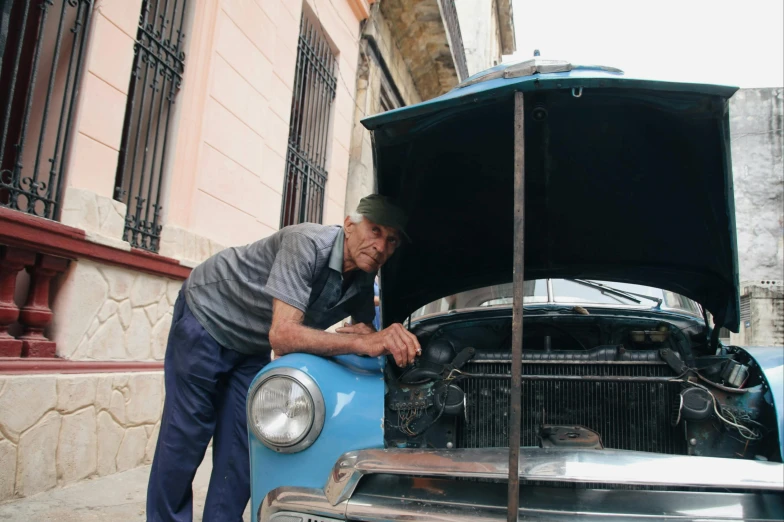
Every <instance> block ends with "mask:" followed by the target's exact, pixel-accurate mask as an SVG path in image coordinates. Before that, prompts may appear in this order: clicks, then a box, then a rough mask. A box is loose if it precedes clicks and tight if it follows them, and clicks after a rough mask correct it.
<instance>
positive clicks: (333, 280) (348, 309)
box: [183, 223, 375, 354]
mask: <svg viewBox="0 0 784 522" xmlns="http://www.w3.org/2000/svg"><path fill="white" fill-rule="evenodd" d="M343 242H344V235H343V227H341V226H327V225H317V224H313V223H303V224H300V225H293V226H290V227H286V228H283V229H281V230H279V231H278V232H276V233H275V234H273V235H271V236H269V237H267V238H264V239H261V240H259V241H256V242H255V243H251V244H249V245H245V246H242V247H234V248H227V249H226V250H223V251H221V252H219V253H218V254H216V255H214V256H212V257H211V258H209V259H208V260H207V261H205V262H204V263H202V264H201V265H199V266H197V267H196V268H195V269H194V270H193V272H192V273H191V275H190V277H189V278H188V280H187V281H186V282H185V284H184V287H183V292H184V294H185V298H186V300H187V303H188V307H189V308H190V310H191V312H192V313H193V315H194V316H195V317H196V319H198V321H199V323H201V325H202V326H203V327H204V329H205V330H207V332H208V333H209V334H210V335H212V337H213V338H214V339H215V340H216V341H217V342H218V343H219V344H221V345H223V346H225V347H226V348H230V349H232V350H236V351H238V352H242V353H247V354H261V353H265V352H266V353H269V351H270V349H271V347H270V343H269V330H270V326H271V324H272V300H273V298H274V299H279V300H281V301H283V302H285V303H288V304H290V305H291V306H294V307H295V308H298V309H299V310H302V311H303V312H304V313H305V320H304V323H305V325H306V326H310V327H312V328H319V329H326V328H329V327H330V326H332V325H333V324H335V323H337V322H338V321H340V320H341V319H344V318H346V317H348V316H352V317H353V318H354V320H355V321H356V322H363V323H371V322H372V321H373V318H374V316H375V309H374V307H373V277H374V275H375V274H367V273H365V272H362V271H359V270H357V271H355V272H353V273H352V274H351V275H349V276H348V277H352V280H351V282H350V284H349V286H348V287H347V288H346V290H345V291H343Z"/></svg>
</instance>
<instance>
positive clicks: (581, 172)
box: [248, 58, 784, 522]
mask: <svg viewBox="0 0 784 522" xmlns="http://www.w3.org/2000/svg"><path fill="white" fill-rule="evenodd" d="M735 90H736V89H735V88H732V87H726V86H720V85H701V84H693V83H677V82H667V81H652V80H648V79H640V78H632V77H629V76H627V75H624V74H623V73H622V72H621V71H618V70H615V69H611V68H606V67H580V66H574V65H572V64H570V63H567V62H560V61H548V60H542V59H541V58H535V59H533V60H529V61H526V62H523V63H518V64H513V65H501V66H498V67H495V68H493V69H490V70H488V71H485V72H483V73H480V74H478V75H475V76H473V77H471V78H469V79H468V80H466V81H465V82H464V83H463V84H461V85H460V86H458V87H457V88H455V89H454V90H453V91H451V92H449V93H447V94H445V95H444V96H441V97H439V98H437V99H434V100H431V101H428V102H425V103H421V104H418V105H415V106H410V107H404V108H401V109H397V110H394V111H390V112H387V113H383V114H380V115H377V116H373V117H371V118H368V119H366V120H364V122H363V123H364V125H365V126H366V127H367V128H368V129H370V130H371V131H372V134H373V141H374V150H375V158H376V174H377V181H378V191H379V192H380V193H382V194H385V195H388V196H391V197H393V198H395V199H397V200H398V201H399V202H400V204H401V205H402V206H403V207H404V208H405V209H406V210H407V211H408V212H409V215H410V218H411V220H410V226H409V229H408V232H409V235H410V236H411V238H412V242H411V243H410V244H408V245H406V246H404V247H402V248H401V249H400V250H399V251H398V252H397V253H396V254H395V256H394V257H393V258H392V259H391V260H390V261H389V263H388V264H387V265H386V266H385V267H384V268H383V270H382V273H381V311H382V323H383V324H384V325H389V324H392V323H396V322H402V323H403V324H404V325H406V326H407V327H408V328H409V329H410V330H411V331H412V332H413V333H414V334H416V335H417V337H418V338H419V340H420V343H421V345H422V347H423V354H422V356H421V357H420V358H419V359H418V360H417V362H416V363H415V364H414V365H412V366H411V367H409V368H403V369H400V368H397V367H396V366H395V365H394V364H393V363H392V364H390V362H389V361H386V360H385V359H384V358H378V359H374V358H363V357H359V356H341V357H335V358H320V357H315V356H311V355H305V354H291V355H287V356H285V357H282V358H279V359H277V360H275V361H274V362H272V363H271V364H269V365H268V366H267V367H266V368H264V370H263V371H261V372H260V373H259V375H258V376H257V378H256V379H255V381H254V383H253V385H252V386H251V388H250V390H249V394H248V423H249V430H248V431H249V435H248V436H249V438H250V458H251V473H252V477H251V479H252V482H251V483H252V498H251V510H252V514H253V520H254V521H256V520H259V521H264V522H273V521H274V522H327V521H338V520H340V521H345V520H352V521H354V520H357V521H358V520H362V521H381V520H393V521H403V520H405V521H414V520H423V521H445V520H460V521H491V520H492V521H495V520H516V519H517V518H518V517H521V518H528V519H537V520H539V519H541V520H574V519H592V520H593V519H600V518H608V517H611V518H613V519H614V520H626V519H637V518H672V519H678V520H706V519H721V520H741V519H745V520H780V519H782V518H784V464H782V454H784V446H782V441H783V439H782V435H784V425H783V424H782V422H784V409H783V407H784V397H782V393H783V392H784V355H783V354H782V348H781V347H771V348H754V349H752V348H745V349H744V348H740V347H735V346H726V345H724V344H722V343H721V342H720V341H719V329H720V328H722V327H724V328H728V329H730V330H734V331H737V329H738V326H739V309H738V290H739V285H738V262H737V245H736V237H735V222H734V207H733V188H732V172H731V161H730V147H729V123H728V114H727V111H728V99H729V98H730V97H731V96H732V94H733V93H734V92H735Z"/></svg>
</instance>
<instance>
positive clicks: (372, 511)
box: [258, 470, 784, 522]
mask: <svg viewBox="0 0 784 522" xmlns="http://www.w3.org/2000/svg"><path fill="white" fill-rule="evenodd" d="M675 472H677V470H675ZM500 486H501V487H499V484H488V483H476V482H466V481H455V480H448V479H436V478H426V479H417V478H410V477H400V476H397V477H395V476H389V475H387V476H378V477H374V479H373V480H371V481H368V482H367V483H366V484H365V485H363V487H362V489H361V490H360V491H357V493H356V494H354V496H353V497H352V498H351V500H349V501H348V502H343V503H341V504H340V505H338V506H335V507H333V506H331V505H330V504H329V502H328V501H327V499H326V497H325V496H324V493H323V491H322V490H320V489H310V488H298V487H281V488H278V489H275V490H273V491H271V492H270V493H269V494H268V495H267V497H266V498H265V499H264V501H263V502H262V503H261V505H260V506H259V511H258V520H259V522H275V517H276V516H277V515H282V514H285V513H294V514H297V515H301V516H302V517H303V518H304V519H305V520H307V519H308V518H312V519H315V520H319V519H320V518H328V519H329V520H346V519H350V520H362V521H365V522H390V521H392V522H410V521H412V520H416V521H417V522H444V521H447V520H448V521H449V522H502V521H505V520H506V500H507V499H506V488H505V487H503V485H500ZM519 513H520V517H521V518H525V519H526V520H546V521H548V522H553V521H559V522H575V521H577V520H586V521H596V520H608V519H610V520H619V521H620V520H642V521H645V520H661V519H667V520H678V521H687V520H688V521H704V520H747V521H749V520H753V521H763V520H764V521H767V520H782V519H783V518H784V498H782V496H781V495H779V494H777V493H771V492H767V493H762V492H757V493H726V492H722V491H715V492H693V491H628V490H607V489H596V490H594V489H583V488H575V489H571V488H552V487H546V486H528V485H523V486H521V494H520V512H519Z"/></svg>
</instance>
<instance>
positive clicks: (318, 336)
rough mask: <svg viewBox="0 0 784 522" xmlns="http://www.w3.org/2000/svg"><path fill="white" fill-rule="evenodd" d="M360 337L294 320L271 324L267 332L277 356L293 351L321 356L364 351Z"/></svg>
mask: <svg viewBox="0 0 784 522" xmlns="http://www.w3.org/2000/svg"><path fill="white" fill-rule="evenodd" d="M361 338H362V335H358V334H338V333H330V332H325V331H322V330H315V329H313V328H308V327H307V326H304V325H302V324H299V323H296V322H294V321H286V322H284V323H282V324H280V325H273V328H272V330H270V333H269V339H270V344H271V345H272V350H273V351H274V352H275V355H277V356H279V357H280V356H282V355H286V354H288V353H295V352H299V353H311V354H313V355H322V356H332V355H345V354H348V353H364V352H363V345H362V339H361Z"/></svg>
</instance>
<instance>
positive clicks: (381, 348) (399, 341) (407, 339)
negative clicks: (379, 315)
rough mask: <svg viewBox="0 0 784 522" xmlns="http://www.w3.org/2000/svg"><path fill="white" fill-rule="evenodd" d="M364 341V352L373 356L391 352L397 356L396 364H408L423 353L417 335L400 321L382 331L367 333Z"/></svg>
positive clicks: (390, 353) (401, 365)
mask: <svg viewBox="0 0 784 522" xmlns="http://www.w3.org/2000/svg"><path fill="white" fill-rule="evenodd" d="M362 341H363V342H364V343H365V350H364V353H365V354H367V355H370V356H371V357H378V356H379V355H385V354H389V355H391V356H392V357H394V358H395V364H397V365H398V366H400V367H401V368H402V367H403V366H408V365H409V364H411V363H413V362H414V358H415V357H416V356H417V355H419V354H421V353H422V348H421V347H420V346H419V341H418V340H417V338H416V336H415V335H414V334H412V333H411V332H409V331H408V330H406V329H405V328H403V325H402V324H400V323H395V324H393V325H392V326H390V327H389V328H384V329H383V330H381V331H380V332H376V333H372V334H368V335H366V336H365V337H364V338H363V339H362Z"/></svg>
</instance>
